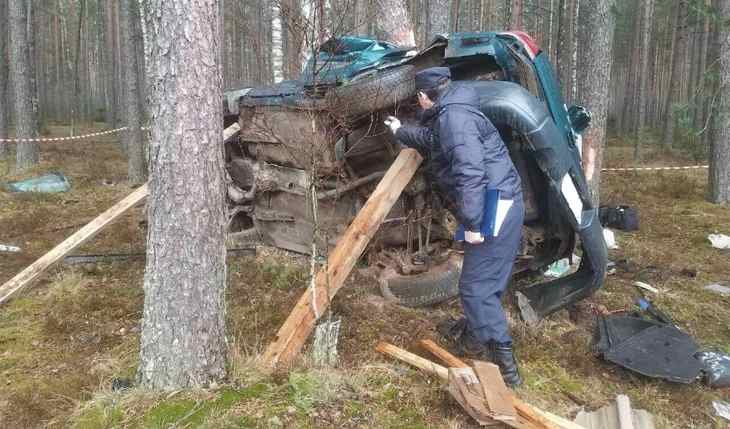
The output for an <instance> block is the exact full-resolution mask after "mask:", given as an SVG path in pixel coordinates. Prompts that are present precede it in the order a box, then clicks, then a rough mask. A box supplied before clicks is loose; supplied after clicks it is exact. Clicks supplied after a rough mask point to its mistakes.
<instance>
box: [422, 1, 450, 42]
mask: <svg viewBox="0 0 730 429" xmlns="http://www.w3.org/2000/svg"><path fill="white" fill-rule="evenodd" d="M427 1H428V3H427V10H428V12H427V13H428V33H427V34H426V38H425V40H426V43H430V42H431V40H433V38H434V36H436V35H437V34H441V33H448V32H449V11H450V7H451V6H450V4H449V0H427Z"/></svg>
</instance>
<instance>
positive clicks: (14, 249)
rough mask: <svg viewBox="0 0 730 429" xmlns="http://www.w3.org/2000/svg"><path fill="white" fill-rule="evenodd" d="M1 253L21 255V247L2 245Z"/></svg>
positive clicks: (0, 247) (0, 246)
mask: <svg viewBox="0 0 730 429" xmlns="http://www.w3.org/2000/svg"><path fill="white" fill-rule="evenodd" d="M0 252H7V253H19V252H20V247H18V246H11V245H9V244H0Z"/></svg>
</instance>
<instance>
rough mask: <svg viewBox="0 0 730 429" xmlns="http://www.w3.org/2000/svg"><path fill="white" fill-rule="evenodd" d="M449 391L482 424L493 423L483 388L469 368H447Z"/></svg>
mask: <svg viewBox="0 0 730 429" xmlns="http://www.w3.org/2000/svg"><path fill="white" fill-rule="evenodd" d="M448 390H449V392H450V393H451V396H453V397H454V399H456V401H457V402H458V403H459V405H461V408H463V409H464V411H466V412H467V414H469V415H470V416H471V417H472V418H473V419H474V420H476V421H477V423H479V424H480V425H482V426H485V425H488V424H494V421H495V420H494V418H493V417H494V416H493V414H492V413H491V411H490V410H489V409H488V408H487V406H486V403H485V401H484V389H483V387H482V385H481V383H479V379H478V378H477V376H476V374H474V370H472V369H471V368H449V388H448Z"/></svg>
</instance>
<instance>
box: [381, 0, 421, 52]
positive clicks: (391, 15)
mask: <svg viewBox="0 0 730 429" xmlns="http://www.w3.org/2000/svg"><path fill="white" fill-rule="evenodd" d="M375 2H376V3H377V4H376V10H377V16H376V18H375V23H376V35H377V37H378V38H382V39H383V40H387V41H389V42H392V43H395V44H396V45H398V46H403V47H411V46H416V36H415V33H414V32H413V24H412V23H411V18H410V15H409V13H408V7H407V6H406V2H405V0H375Z"/></svg>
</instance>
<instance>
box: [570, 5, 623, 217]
mask: <svg viewBox="0 0 730 429" xmlns="http://www.w3.org/2000/svg"><path fill="white" fill-rule="evenodd" d="M611 3H612V1H611V0H584V1H583V5H582V7H581V17H583V19H582V20H581V21H582V25H583V29H584V31H582V32H581V34H583V35H584V38H583V40H582V41H581V43H582V44H583V46H584V47H588V46H590V49H585V48H583V49H582V50H581V58H579V66H580V67H579V72H580V76H579V78H578V79H577V80H578V93H579V94H580V99H581V100H583V102H584V103H585V106H586V107H587V108H588V110H589V111H590V112H591V113H592V114H593V120H592V122H591V126H590V127H589V128H588V129H587V130H586V131H585V132H584V133H583V168H584V170H585V173H586V178H587V179H588V186H589V187H590V190H591V199H592V200H593V204H594V207H598V203H599V185H600V179H601V164H602V159H603V148H604V146H605V144H606V117H607V115H608V102H609V91H608V90H609V82H610V81H611V60H612V59H613V31H614V20H613V15H612V13H611Z"/></svg>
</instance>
